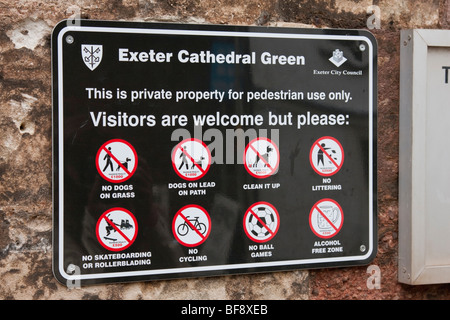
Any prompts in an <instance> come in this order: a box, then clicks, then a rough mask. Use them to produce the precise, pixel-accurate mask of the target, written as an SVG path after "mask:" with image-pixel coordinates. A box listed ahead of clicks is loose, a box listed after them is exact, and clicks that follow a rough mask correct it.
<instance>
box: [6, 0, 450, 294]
mask: <svg viewBox="0 0 450 320" xmlns="http://www.w3.org/2000/svg"><path fill="white" fill-rule="evenodd" d="M372 5H375V6H376V7H372V8H373V9H375V10H377V9H379V14H380V16H379V17H380V20H371V19H369V22H368V18H369V17H370V16H371V15H372V14H373V13H374V12H376V11H372V10H369V9H370V8H371V6H372ZM78 13H79V14H81V16H82V18H85V19H99V20H128V21H166V22H181V23H202V24H229V25H267V26H274V27H284V26H290V27H292V26H293V27H307V28H358V29H359V28H362V29H367V28H368V26H370V27H375V28H373V29H371V31H372V32H373V33H374V35H375V36H376V38H377V41H378V45H379V60H378V63H379V96H378V101H379V105H378V108H379V109H378V111H379V115H378V128H379V133H378V183H379V187H378V205H379V209H378V216H379V234H378V238H379V243H378V255H377V257H376V258H375V260H374V261H373V262H372V265H375V266H378V267H379V268H380V272H381V273H380V275H381V283H380V286H379V288H372V289H371V288H370V286H369V287H368V286H367V279H368V277H369V276H370V274H369V273H368V269H367V266H364V267H352V268H336V269H318V270H303V271H290V272H274V273H264V274H253V275H235V276H222V277H212V278H199V279H189V280H171V281H154V282H138V283H128V284H111V285H102V286H90V287H83V288H82V289H71V290H69V289H68V288H66V287H65V286H62V285H60V284H59V283H58V282H57V281H56V279H55V278H54V277H53V274H52V255H51V251H52V197H51V195H52V190H51V187H52V135H51V128H52V115H51V114H52V113H51V110H52V102H51V48H50V34H51V31H52V28H53V27H54V26H55V25H56V24H57V23H58V22H59V21H60V20H63V19H65V18H69V17H71V16H73V15H74V14H78ZM449 26H450V0H407V1H404V0H391V1H387V0H355V1H350V0H312V1H306V0H245V1H244V0H214V1H213V0H202V1H200V0H114V1H92V0H80V1H75V0H73V1H69V0H67V1H56V0H49V1H37V0H17V1H14V2H11V1H6V0H0V278H1V279H2V281H1V282H0V299H448V298H450V285H447V284H442V285H430V286H418V287H412V286H407V285H402V284H399V283H398V282H397V272H398V271H397V240H398V239H397V238H398V237H397V230H398V227H397V222H398V197H397V194H398V187H397V184H398V107H399V54H400V51H399V50H400V49H399V48H400V43H399V35H400V30H402V29H410V28H437V29H448V28H449Z"/></svg>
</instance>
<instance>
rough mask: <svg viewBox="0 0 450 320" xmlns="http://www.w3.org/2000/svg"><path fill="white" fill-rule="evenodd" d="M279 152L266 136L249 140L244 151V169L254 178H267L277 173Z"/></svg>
mask: <svg viewBox="0 0 450 320" xmlns="http://www.w3.org/2000/svg"><path fill="white" fill-rule="evenodd" d="M279 163H280V152H279V151H278V147H277V145H276V144H275V143H274V142H273V141H272V140H270V139H268V138H263V137H262V138H261V137H260V138H256V139H253V140H252V141H250V143H249V144H248V145H247V147H246V148H245V152H244V165H245V169H246V170H247V171H248V173H250V174H251V175H252V176H254V177H256V178H267V177H269V176H271V175H274V174H275V173H277V170H278V165H279Z"/></svg>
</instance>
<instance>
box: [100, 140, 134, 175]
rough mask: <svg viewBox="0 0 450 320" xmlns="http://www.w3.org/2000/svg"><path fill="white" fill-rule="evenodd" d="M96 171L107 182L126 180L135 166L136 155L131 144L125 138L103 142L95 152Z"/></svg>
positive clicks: (132, 172)
mask: <svg viewBox="0 0 450 320" xmlns="http://www.w3.org/2000/svg"><path fill="white" fill-rule="evenodd" d="M95 163H96V166H97V171H98V173H100V175H101V176H102V177H103V178H104V179H105V180H107V181H109V182H114V183H120V182H124V181H126V180H128V179H129V178H131V176H132V175H133V174H134V172H135V171H136V168H137V163H138V157H137V153H136V150H135V149H134V148H133V146H132V145H131V144H130V143H128V142H127V141H125V140H121V139H113V140H109V141H107V142H106V143H104V144H103V145H102V146H101V147H100V148H99V149H98V152H97V157H96V161H95Z"/></svg>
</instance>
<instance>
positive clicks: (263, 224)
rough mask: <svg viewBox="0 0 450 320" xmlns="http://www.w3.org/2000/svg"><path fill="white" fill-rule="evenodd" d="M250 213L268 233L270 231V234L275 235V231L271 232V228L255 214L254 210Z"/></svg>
mask: <svg viewBox="0 0 450 320" xmlns="http://www.w3.org/2000/svg"><path fill="white" fill-rule="evenodd" d="M250 213H251V214H252V215H253V216H254V217H255V218H256V219H257V220H258V221H259V223H261V225H262V226H263V227H264V228H266V230H267V231H269V233H270V234H271V235H273V231H272V230H270V228H269V227H268V226H267V225H266V224H265V223H264V221H262V220H261V218H260V217H258V215H257V214H256V212H254V211H253V210H252V209H250Z"/></svg>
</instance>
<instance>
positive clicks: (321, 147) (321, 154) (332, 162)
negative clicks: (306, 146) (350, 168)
mask: <svg viewBox="0 0 450 320" xmlns="http://www.w3.org/2000/svg"><path fill="white" fill-rule="evenodd" d="M309 161H310V163H311V166H312V168H313V169H314V171H316V172H317V173H318V174H320V175H321V176H331V175H333V174H335V173H336V172H338V171H339V170H340V169H341V167H342V164H343V163H344V149H343V148H342V145H341V144H340V143H339V141H337V140H336V139H335V138H333V137H322V138H320V139H317V140H316V141H315V142H314V144H313V145H312V147H311V151H310V154H309Z"/></svg>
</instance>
